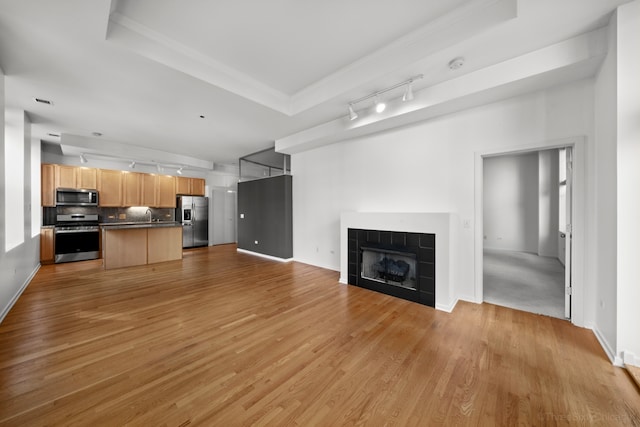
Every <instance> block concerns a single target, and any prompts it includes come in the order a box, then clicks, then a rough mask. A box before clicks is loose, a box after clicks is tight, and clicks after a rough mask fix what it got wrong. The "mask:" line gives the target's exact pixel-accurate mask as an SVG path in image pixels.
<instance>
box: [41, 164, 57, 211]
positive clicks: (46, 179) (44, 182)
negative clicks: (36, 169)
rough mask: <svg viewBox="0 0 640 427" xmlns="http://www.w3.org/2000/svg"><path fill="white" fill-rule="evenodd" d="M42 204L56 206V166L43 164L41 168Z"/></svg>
mask: <svg viewBox="0 0 640 427" xmlns="http://www.w3.org/2000/svg"><path fill="white" fill-rule="evenodd" d="M40 181H41V182H40V185H41V189H40V191H41V203H42V206H47V207H54V206H55V205H56V165H50V164H47V163H43V164H42V166H41V167H40Z"/></svg>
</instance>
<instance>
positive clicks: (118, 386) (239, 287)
mask: <svg viewBox="0 0 640 427" xmlns="http://www.w3.org/2000/svg"><path fill="white" fill-rule="evenodd" d="M337 279H338V274H337V273H336V272H333V271H329V270H325V269H321V268H316V267H313V266H310V265H305V264H301V263H295V262H292V263H285V264H283V263H279V262H273V261H269V260H265V259H262V258H258V257H254V256H251V255H248V254H242V253H237V252H236V248H235V246H233V245H224V246H216V247H209V248H201V249H196V250H189V251H186V252H185V256H184V258H183V259H182V260H179V261H171V262H168V263H162V264H154V265H147V266H138V267H131V268H127V269H118V270H108V271H105V270H104V269H102V266H101V265H100V262H99V261H87V262H78V263H69V264H58V265H48V266H43V267H42V268H41V269H40V270H39V272H38V273H37V275H36V277H35V278H34V279H33V281H32V283H31V284H30V285H29V287H28V288H27V290H26V291H25V292H24V294H23V295H22V297H21V298H20V299H19V300H18V302H17V303H16V305H15V306H14V307H13V309H12V310H11V312H10V313H9V314H8V315H7V317H6V318H5V320H4V322H3V323H2V324H1V325H0V426H4V425H7V426H16V425H29V426H38V425H64V426H68V425H82V426H86V425H125V424H126V425H132V426H148V425H157V426H162V425H167V426H183V425H205V426H207V425H225V426H235V425H238V426H240V425H292V426H294V425H297V426H310V425H314V426H316V425H317V426H339V425H371V426H378V425H387V426H424V425H432V424H446V425H518V424H523V425H570V424H596V425H598V424H599V425H612V424H616V425H640V394H639V392H638V388H637V387H636V385H635V384H634V383H633V382H632V381H631V379H630V377H629V376H628V375H627V374H626V372H624V371H623V370H622V369H620V368H616V367H614V366H612V365H611V364H610V362H609V361H608V360H607V358H606V356H605V354H604V353H603V351H602V349H601V348H600V346H599V344H598V342H597V340H596V338H595V337H594V335H593V333H592V332H591V331H589V330H586V329H581V328H577V327H575V326H573V325H571V324H570V323H569V322H566V321H563V320H560V319H554V318H550V317H545V316H539V315H534V314H531V313H525V312H520V311H515V310H511V309H508V308H503V307H498V306H495V305H491V304H481V305H476V304H470V303H464V302H460V303H458V305H457V307H456V309H455V310H454V312H453V313H445V312H441V311H436V310H434V309H432V308H429V307H426V306H422V305H419V304H415V303H412V302H408V301H404V300H400V299H397V298H393V297H390V296H387V295H382V294H378V293H375V292H371V291H368V290H365V289H361V288H357V287H354V286H345V285H341V284H339V283H338V282H337Z"/></svg>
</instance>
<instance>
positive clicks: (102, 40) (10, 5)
mask: <svg viewBox="0 0 640 427" xmlns="http://www.w3.org/2000/svg"><path fill="white" fill-rule="evenodd" d="M626 2H627V0H446V1H445V0H442V1H424V0H395V1H393V2H391V1H382V0H380V1H371V0H347V1H345V0H340V1H339V0H324V1H308V0H307V1H301V0H273V1H269V2H267V1H264V0H244V1H237V0H235V1H233V0H216V1H212V0H191V1H184V0H183V1H178V0H119V1H115V0H113V1H110V0H65V1H52V0H21V1H15V0H0V67H2V70H3V71H4V74H5V104H6V107H7V108H19V109H24V110H25V111H27V113H28V115H29V117H30V119H31V121H32V122H33V124H34V125H33V130H32V132H33V135H34V136H35V137H37V138H40V139H42V140H45V141H49V142H53V143H60V142H61V140H62V141H63V142H64V141H65V139H68V140H69V141H73V142H74V144H76V145H78V146H82V145H83V141H87V143H86V144H87V146H89V145H90V146H91V147H92V150H95V151H103V152H105V153H109V152H110V146H112V147H122V145H123V144H124V145H126V146H130V147H132V150H134V151H135V149H138V148H139V149H140V150H138V151H137V153H144V151H143V150H144V149H153V150H162V151H165V152H168V153H175V154H181V155H186V156H190V157H193V158H194V159H201V160H202V159H205V160H207V161H210V162H216V163H234V162H236V161H237V159H238V157H241V156H243V155H246V154H249V153H252V152H255V151H259V150H261V149H264V148H267V147H269V146H272V145H273V143H274V141H276V140H279V139H283V138H287V137H288V136H290V135H295V134H298V133H301V132H305V131H308V130H309V129H313V128H315V127H317V126H319V125H323V124H325V123H328V122H332V121H335V120H337V119H341V118H343V117H344V116H346V104H347V103H348V102H349V101H352V100H354V99H357V98H359V97H361V96H363V95H367V94H369V93H371V92H375V91H378V90H381V89H383V88H385V87H388V86H391V85H393V84H395V83H398V82H400V81H402V80H405V79H407V78H409V77H411V76H413V75H416V74H424V75H425V77H424V79H422V80H420V81H419V82H417V83H416V86H415V89H414V90H415V92H416V94H417V95H419V93H420V92H421V91H422V92H423V93H428V92H429V90H430V88H434V87H437V86H438V85H442V84H443V83H444V82H446V81H449V80H452V79H456V78H460V77H461V76H464V75H471V74H473V73H476V72H481V71H482V70H484V69H487V68H488V67H491V66H495V65H497V64H500V63H503V62H505V61H507V60H511V59H513V58H518V57H521V56H523V55H526V54H529V53H530V52H533V51H536V50H538V49H541V48H545V47H547V46H551V45H554V44H557V43H560V42H562V41H564V40H567V39H569V38H571V37H575V36H578V35H580V34H582V33H585V32H587V31H590V30H593V29H595V28H598V27H601V26H603V25H606V23H607V22H608V18H609V16H610V14H611V12H612V11H613V10H615V8H616V7H617V6H618V5H620V4H622V3H626ZM456 56H463V57H465V59H466V62H465V65H464V67H463V68H461V69H460V70H457V71H455V72H454V71H451V70H449V69H448V67H447V63H448V61H449V60H451V59H452V58H454V57H456ZM589 65H590V68H589V69H588V70H589V71H588V73H587V74H589V73H591V74H592V73H593V70H594V69H595V68H594V67H593V63H592V62H591V63H590V64H589ZM505 69H506V68H505ZM566 74H567V73H566V72H565V73H563V74H562V76H561V79H562V81H566V80H567V75H566ZM514 75H515V74H514ZM575 76H576V78H584V76H585V72H580V71H576V73H575ZM559 78H560V77H559ZM540 81H542V80H540ZM544 81H545V84H547V85H552V84H554V80H553V79H550V78H549V77H548V76H546V78H545V79H544ZM558 81H561V80H557V81H556V82H558ZM520 87H522V85H520ZM400 95H401V93H400ZM508 95H509V94H508V93H504V94H503V95H502V96H508ZM34 97H38V98H44V99H48V100H51V101H53V103H54V105H53V106H46V105H42V104H37V103H35V102H34V101H33V98H34ZM417 98H419V96H417ZM200 115H203V116H205V117H204V118H200ZM93 132H100V133H102V134H103V135H102V136H101V137H94V136H92V133H93ZM49 133H54V134H61V135H62V137H61V138H57V137H51V136H49V135H48V134H49ZM96 147H99V148H96ZM81 148H82V147H81ZM139 155H140V156H142V155H143V154H139ZM139 160H145V159H139Z"/></svg>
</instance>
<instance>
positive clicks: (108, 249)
mask: <svg viewBox="0 0 640 427" xmlns="http://www.w3.org/2000/svg"><path fill="white" fill-rule="evenodd" d="M102 251H103V252H102V258H103V264H104V268H105V269H110V268H120V267H130V266H133V265H144V264H146V263H147V229H146V228H134V229H120V230H105V231H103V234H102Z"/></svg>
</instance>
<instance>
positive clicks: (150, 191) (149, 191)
mask: <svg viewBox="0 0 640 427" xmlns="http://www.w3.org/2000/svg"><path fill="white" fill-rule="evenodd" d="M158 196H159V195H158V176H157V175H154V174H152V173H145V174H142V200H141V201H142V206H149V207H157V206H158Z"/></svg>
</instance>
